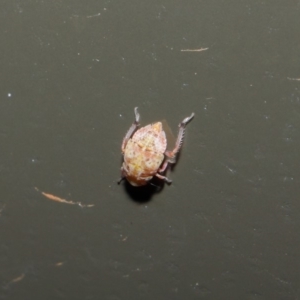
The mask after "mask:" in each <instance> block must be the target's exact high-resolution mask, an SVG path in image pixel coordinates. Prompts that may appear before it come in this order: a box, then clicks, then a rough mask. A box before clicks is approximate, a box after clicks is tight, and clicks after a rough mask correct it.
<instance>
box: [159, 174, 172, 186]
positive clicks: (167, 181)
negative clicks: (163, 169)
mask: <svg viewBox="0 0 300 300" xmlns="http://www.w3.org/2000/svg"><path fill="white" fill-rule="evenodd" d="M155 176H156V177H157V178H159V179H162V180H164V181H165V182H166V183H168V184H171V183H172V180H171V179H169V178H168V177H166V176H163V175H160V174H158V173H156V174H155Z"/></svg>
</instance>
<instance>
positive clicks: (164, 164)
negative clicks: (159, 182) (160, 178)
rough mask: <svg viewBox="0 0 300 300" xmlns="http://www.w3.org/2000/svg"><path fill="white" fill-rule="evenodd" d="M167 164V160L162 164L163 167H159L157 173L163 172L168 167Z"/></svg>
mask: <svg viewBox="0 0 300 300" xmlns="http://www.w3.org/2000/svg"><path fill="white" fill-rule="evenodd" d="M168 164H169V161H168V160H166V161H165V162H164V163H163V165H162V166H161V168H160V169H158V171H157V172H158V173H163V172H164V171H165V170H166V168H167V166H168Z"/></svg>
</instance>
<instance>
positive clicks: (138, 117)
mask: <svg viewBox="0 0 300 300" xmlns="http://www.w3.org/2000/svg"><path fill="white" fill-rule="evenodd" d="M134 114H135V120H134V122H133V124H132V125H131V126H130V128H129V130H128V131H127V133H126V135H125V137H124V139H123V143H122V148H121V149H122V152H124V151H125V147H126V145H127V142H128V140H129V139H130V138H131V136H132V135H133V133H134V132H135V131H136V129H137V128H138V126H139V120H140V114H139V112H138V108H137V107H135V108H134Z"/></svg>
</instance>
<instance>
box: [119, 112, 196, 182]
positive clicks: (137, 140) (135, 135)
mask: <svg viewBox="0 0 300 300" xmlns="http://www.w3.org/2000/svg"><path fill="white" fill-rule="evenodd" d="M134 113H135V121H134V122H133V124H132V125H131V127H130V128H129V130H128V132H127V134H126V135H125V137H124V139H123V143H122V153H123V156H124V161H123V165H122V167H121V179H120V180H119V183H120V182H121V181H122V180H123V179H124V178H126V179H127V180H128V182H129V183H130V184H131V185H133V186H142V185H146V184H147V183H148V182H149V181H150V180H151V179H152V178H153V176H156V177H158V178H160V179H162V180H164V181H165V182H166V183H168V184H170V183H171V182H172V180H170V179H169V178H168V177H166V176H164V175H163V173H164V172H165V171H166V169H167V167H168V164H169V163H170V164H174V163H176V155H177V154H178V152H179V150H180V148H181V146H182V143H183V138H184V131H185V127H186V125H187V124H188V123H189V122H190V121H191V120H192V119H193V117H194V113H192V114H191V115H190V116H189V117H187V118H185V119H184V120H183V121H182V122H181V123H180V124H179V133H178V136H177V140H176V144H175V147H174V149H173V150H172V151H166V149H167V139H166V134H165V132H164V130H163V127H162V123H161V122H157V123H154V124H149V125H147V126H145V127H142V128H140V129H138V127H139V120H140V114H139V112H138V108H137V107H135V109H134ZM137 129H138V130H137Z"/></svg>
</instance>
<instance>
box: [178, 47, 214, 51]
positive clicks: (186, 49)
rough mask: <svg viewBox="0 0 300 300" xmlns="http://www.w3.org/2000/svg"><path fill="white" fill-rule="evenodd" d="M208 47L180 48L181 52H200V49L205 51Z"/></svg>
mask: <svg viewBox="0 0 300 300" xmlns="http://www.w3.org/2000/svg"><path fill="white" fill-rule="evenodd" d="M208 49H209V48H199V49H181V50H180V51H181V52H202V51H206V50H208Z"/></svg>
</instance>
